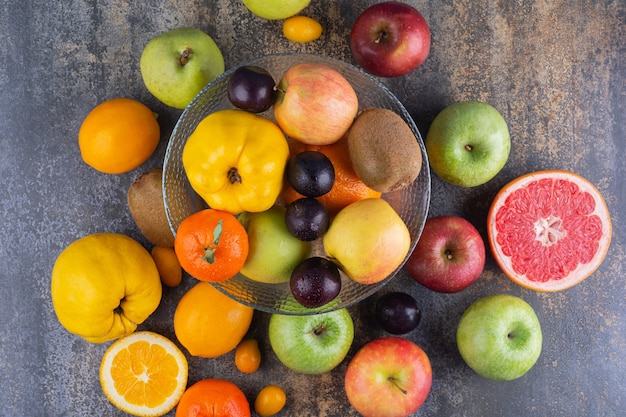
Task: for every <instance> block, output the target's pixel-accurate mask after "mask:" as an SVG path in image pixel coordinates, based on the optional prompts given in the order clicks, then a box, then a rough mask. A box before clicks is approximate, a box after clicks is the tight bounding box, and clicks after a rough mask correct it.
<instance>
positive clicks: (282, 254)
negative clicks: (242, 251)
mask: <svg viewBox="0 0 626 417" xmlns="http://www.w3.org/2000/svg"><path fill="white" fill-rule="evenodd" d="M239 221H240V222H241V224H243V226H244V228H245V229H246V231H247V232H248V245H249V251H248V258H246V262H245V263H244V265H243V268H242V269H241V273H242V274H243V275H245V276H246V277H248V278H250V279H251V280H254V281H259V282H264V283H267V284H278V283H281V282H288V281H289V279H290V277H291V272H292V271H293V270H294V268H295V267H296V266H297V265H298V264H299V263H300V262H302V261H303V260H304V259H306V258H308V257H309V256H310V254H311V243H310V242H304V241H302V240H300V239H298V238H296V237H295V236H294V235H292V234H291V233H290V232H289V229H287V225H286V224H285V209H284V208H283V207H281V206H273V207H272V208H270V209H269V210H265V211H261V212H256V213H248V212H244V213H242V214H241V215H240V216H239Z"/></svg>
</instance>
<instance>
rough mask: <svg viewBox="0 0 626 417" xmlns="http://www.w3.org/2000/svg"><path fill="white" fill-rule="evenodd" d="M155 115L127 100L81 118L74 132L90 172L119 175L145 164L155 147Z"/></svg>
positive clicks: (157, 131)
mask: <svg viewBox="0 0 626 417" xmlns="http://www.w3.org/2000/svg"><path fill="white" fill-rule="evenodd" d="M159 138H160V128H159V123H158V122H157V119H156V116H155V114H154V113H153V112H152V111H151V110H150V109H149V108H148V107H147V106H146V105H144V104H142V103H140V102H138V101H136V100H133V99H129V98H114V99H112V100H108V101H105V102H103V103H100V104H99V105H97V106H96V107H94V109H93V110H91V112H90V113H89V114H88V115H87V117H85V119H84V120H83V123H82V125H81V126H80V130H79V132H78V147H79V148H80V154H81V156H82V158H83V161H85V163H86V164H87V165H89V166H91V167H92V168H94V169H96V170H98V171H101V172H104V173H107V174H121V173H124V172H128V171H131V170H133V169H135V168H137V167H138V166H139V165H141V164H143V163H144V162H146V161H147V160H148V158H149V157H150V156H151V155H152V154H153V153H154V151H155V149H156V148H157V145H158V144H159Z"/></svg>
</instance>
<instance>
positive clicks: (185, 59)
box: [180, 48, 191, 67]
mask: <svg viewBox="0 0 626 417" xmlns="http://www.w3.org/2000/svg"><path fill="white" fill-rule="evenodd" d="M190 56H191V48H187V49H185V50H184V51H183V53H182V54H180V65H182V66H183V67H184V66H185V65H186V64H187V62H189V57H190Z"/></svg>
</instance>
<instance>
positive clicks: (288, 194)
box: [280, 137, 381, 216]
mask: <svg viewBox="0 0 626 417" xmlns="http://www.w3.org/2000/svg"><path fill="white" fill-rule="evenodd" d="M289 148H290V151H291V155H295V154H296V153H299V152H302V151H305V150H309V151H319V152H321V153H323V154H324V155H326V156H327V157H328V159H330V162H332V164H333V167H334V169H335V182H334V184H333V187H332V188H331V190H330V191H329V192H328V193H326V194H324V195H322V196H321V197H318V198H317V200H319V201H320V202H321V203H322V204H323V205H324V207H326V209H327V210H328V212H329V214H330V215H331V216H334V215H335V214H337V212H338V211H339V210H341V209H342V208H344V207H345V206H347V205H348V204H351V203H354V202H355V201H358V200H362V199H364V198H379V197H380V196H381V193H380V192H378V191H375V190H372V189H371V188H369V187H368V186H367V185H365V184H364V183H363V181H361V180H360V179H359V177H357V175H356V173H355V172H354V168H352V162H351V161H350V153H349V152H348V141H347V140H346V138H345V137H343V138H341V139H340V140H338V141H337V142H335V143H333V144H330V145H305V144H303V143H302V142H298V141H296V140H290V141H289ZM302 197H304V196H303V195H301V194H300V193H298V192H297V191H295V190H294V189H293V188H291V186H290V185H289V183H288V182H287V181H285V185H284V187H283V191H282V193H281V196H280V201H281V203H282V204H283V205H288V204H289V203H291V202H292V201H295V200H297V199H298V198H302Z"/></svg>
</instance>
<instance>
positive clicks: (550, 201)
mask: <svg viewBox="0 0 626 417" xmlns="http://www.w3.org/2000/svg"><path fill="white" fill-rule="evenodd" d="M611 233H612V226H611V218H610V215H609V211H608V209H607V206H606V204H605V202H604V199H603V198H602V195H601V194H600V192H599V191H598V190H597V189H596V187H595V186H594V185H593V184H591V183H590V182H589V181H588V180H587V179H585V178H583V177H581V176H580V175H577V174H574V173H572V172H568V171H560V170H546V171H538V172H533V173H530V174H526V175H523V176H521V177H519V178H517V179H515V180H513V181H511V182H510V183H508V184H507V185H505V186H504V187H503V188H502V189H501V190H500V191H499V192H498V194H497V195H496V197H495V199H494V201H493V202H492V204H491V207H490V209H489V213H488V217H487V234H488V238H489V245H490V247H491V251H492V253H493V256H494V258H495V259H496V261H497V262H498V264H499V265H500V268H501V269H502V271H503V272H504V273H505V274H506V275H507V276H508V277H509V278H510V279H511V280H512V281H513V282H515V283H517V284H519V285H521V286H523V287H526V288H529V289H532V290H536V291H561V290H564V289H567V288H570V287H572V286H574V285H576V284H578V283H580V282H582V281H583V280H585V279H586V278H587V277H589V276H590V275H591V274H592V273H593V272H594V271H595V270H596V269H597V268H598V267H599V266H600V264H601V263H602V261H603V260H604V257H605V255H606V253H607V251H608V249H609V245H610V242H611Z"/></svg>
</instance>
